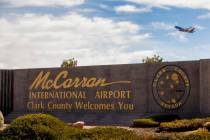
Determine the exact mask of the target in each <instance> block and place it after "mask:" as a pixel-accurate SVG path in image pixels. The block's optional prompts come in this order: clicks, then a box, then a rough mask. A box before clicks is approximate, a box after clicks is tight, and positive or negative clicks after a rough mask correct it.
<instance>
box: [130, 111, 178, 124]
mask: <svg viewBox="0 0 210 140" xmlns="http://www.w3.org/2000/svg"><path fill="white" fill-rule="evenodd" d="M179 119H180V117H179V116H178V115H173V114H166V115H154V116H150V117H146V118H139V119H135V120H133V126H134V127H157V126H159V124H160V123H161V122H170V121H174V120H179Z"/></svg>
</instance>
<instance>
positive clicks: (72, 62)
mask: <svg viewBox="0 0 210 140" xmlns="http://www.w3.org/2000/svg"><path fill="white" fill-rule="evenodd" d="M76 66H77V60H75V59H74V58H71V59H68V60H64V61H63V63H62V64H61V67H63V68H72V67H76Z"/></svg>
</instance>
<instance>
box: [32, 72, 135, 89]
mask: <svg viewBox="0 0 210 140" xmlns="http://www.w3.org/2000/svg"><path fill="white" fill-rule="evenodd" d="M50 74H51V73H50V72H47V73H45V74H44V72H43V71H41V72H40V73H39V74H38V76H37V77H36V79H35V80H34V81H33V83H32V84H31V86H30V87H29V89H31V90H32V89H37V88H41V89H47V90H49V89H51V88H54V89H59V88H64V89H66V88H71V87H73V88H78V87H88V88H91V87H104V86H109V85H113V84H129V83H131V81H115V82H110V83H106V79H105V78H98V79H97V78H95V77H91V78H89V79H88V78H87V77H83V78H82V79H80V78H79V77H76V78H75V79H74V80H73V79H71V78H68V76H69V73H68V71H65V70H64V71H61V72H60V73H59V74H58V75H57V76H56V77H55V79H54V80H53V79H49V77H50Z"/></svg>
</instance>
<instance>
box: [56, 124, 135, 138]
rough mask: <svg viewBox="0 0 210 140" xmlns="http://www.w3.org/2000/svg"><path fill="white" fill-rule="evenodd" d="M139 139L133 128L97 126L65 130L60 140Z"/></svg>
mask: <svg viewBox="0 0 210 140" xmlns="http://www.w3.org/2000/svg"><path fill="white" fill-rule="evenodd" d="M128 139H129V140H139V137H138V136H137V135H136V134H135V133H134V132H133V131H131V130H126V129H123V128H116V127H96V128H91V129H83V130H80V129H73V128H67V129H65V130H64V133H63V137H62V138H61V139H60V140H128Z"/></svg>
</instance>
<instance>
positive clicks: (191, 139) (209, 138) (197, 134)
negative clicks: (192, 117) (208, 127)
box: [182, 130, 210, 140]
mask: <svg viewBox="0 0 210 140" xmlns="http://www.w3.org/2000/svg"><path fill="white" fill-rule="evenodd" d="M182 140H210V132H208V131H204V130H197V131H194V132H192V133H189V134H187V135H185V136H184V137H182Z"/></svg>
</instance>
